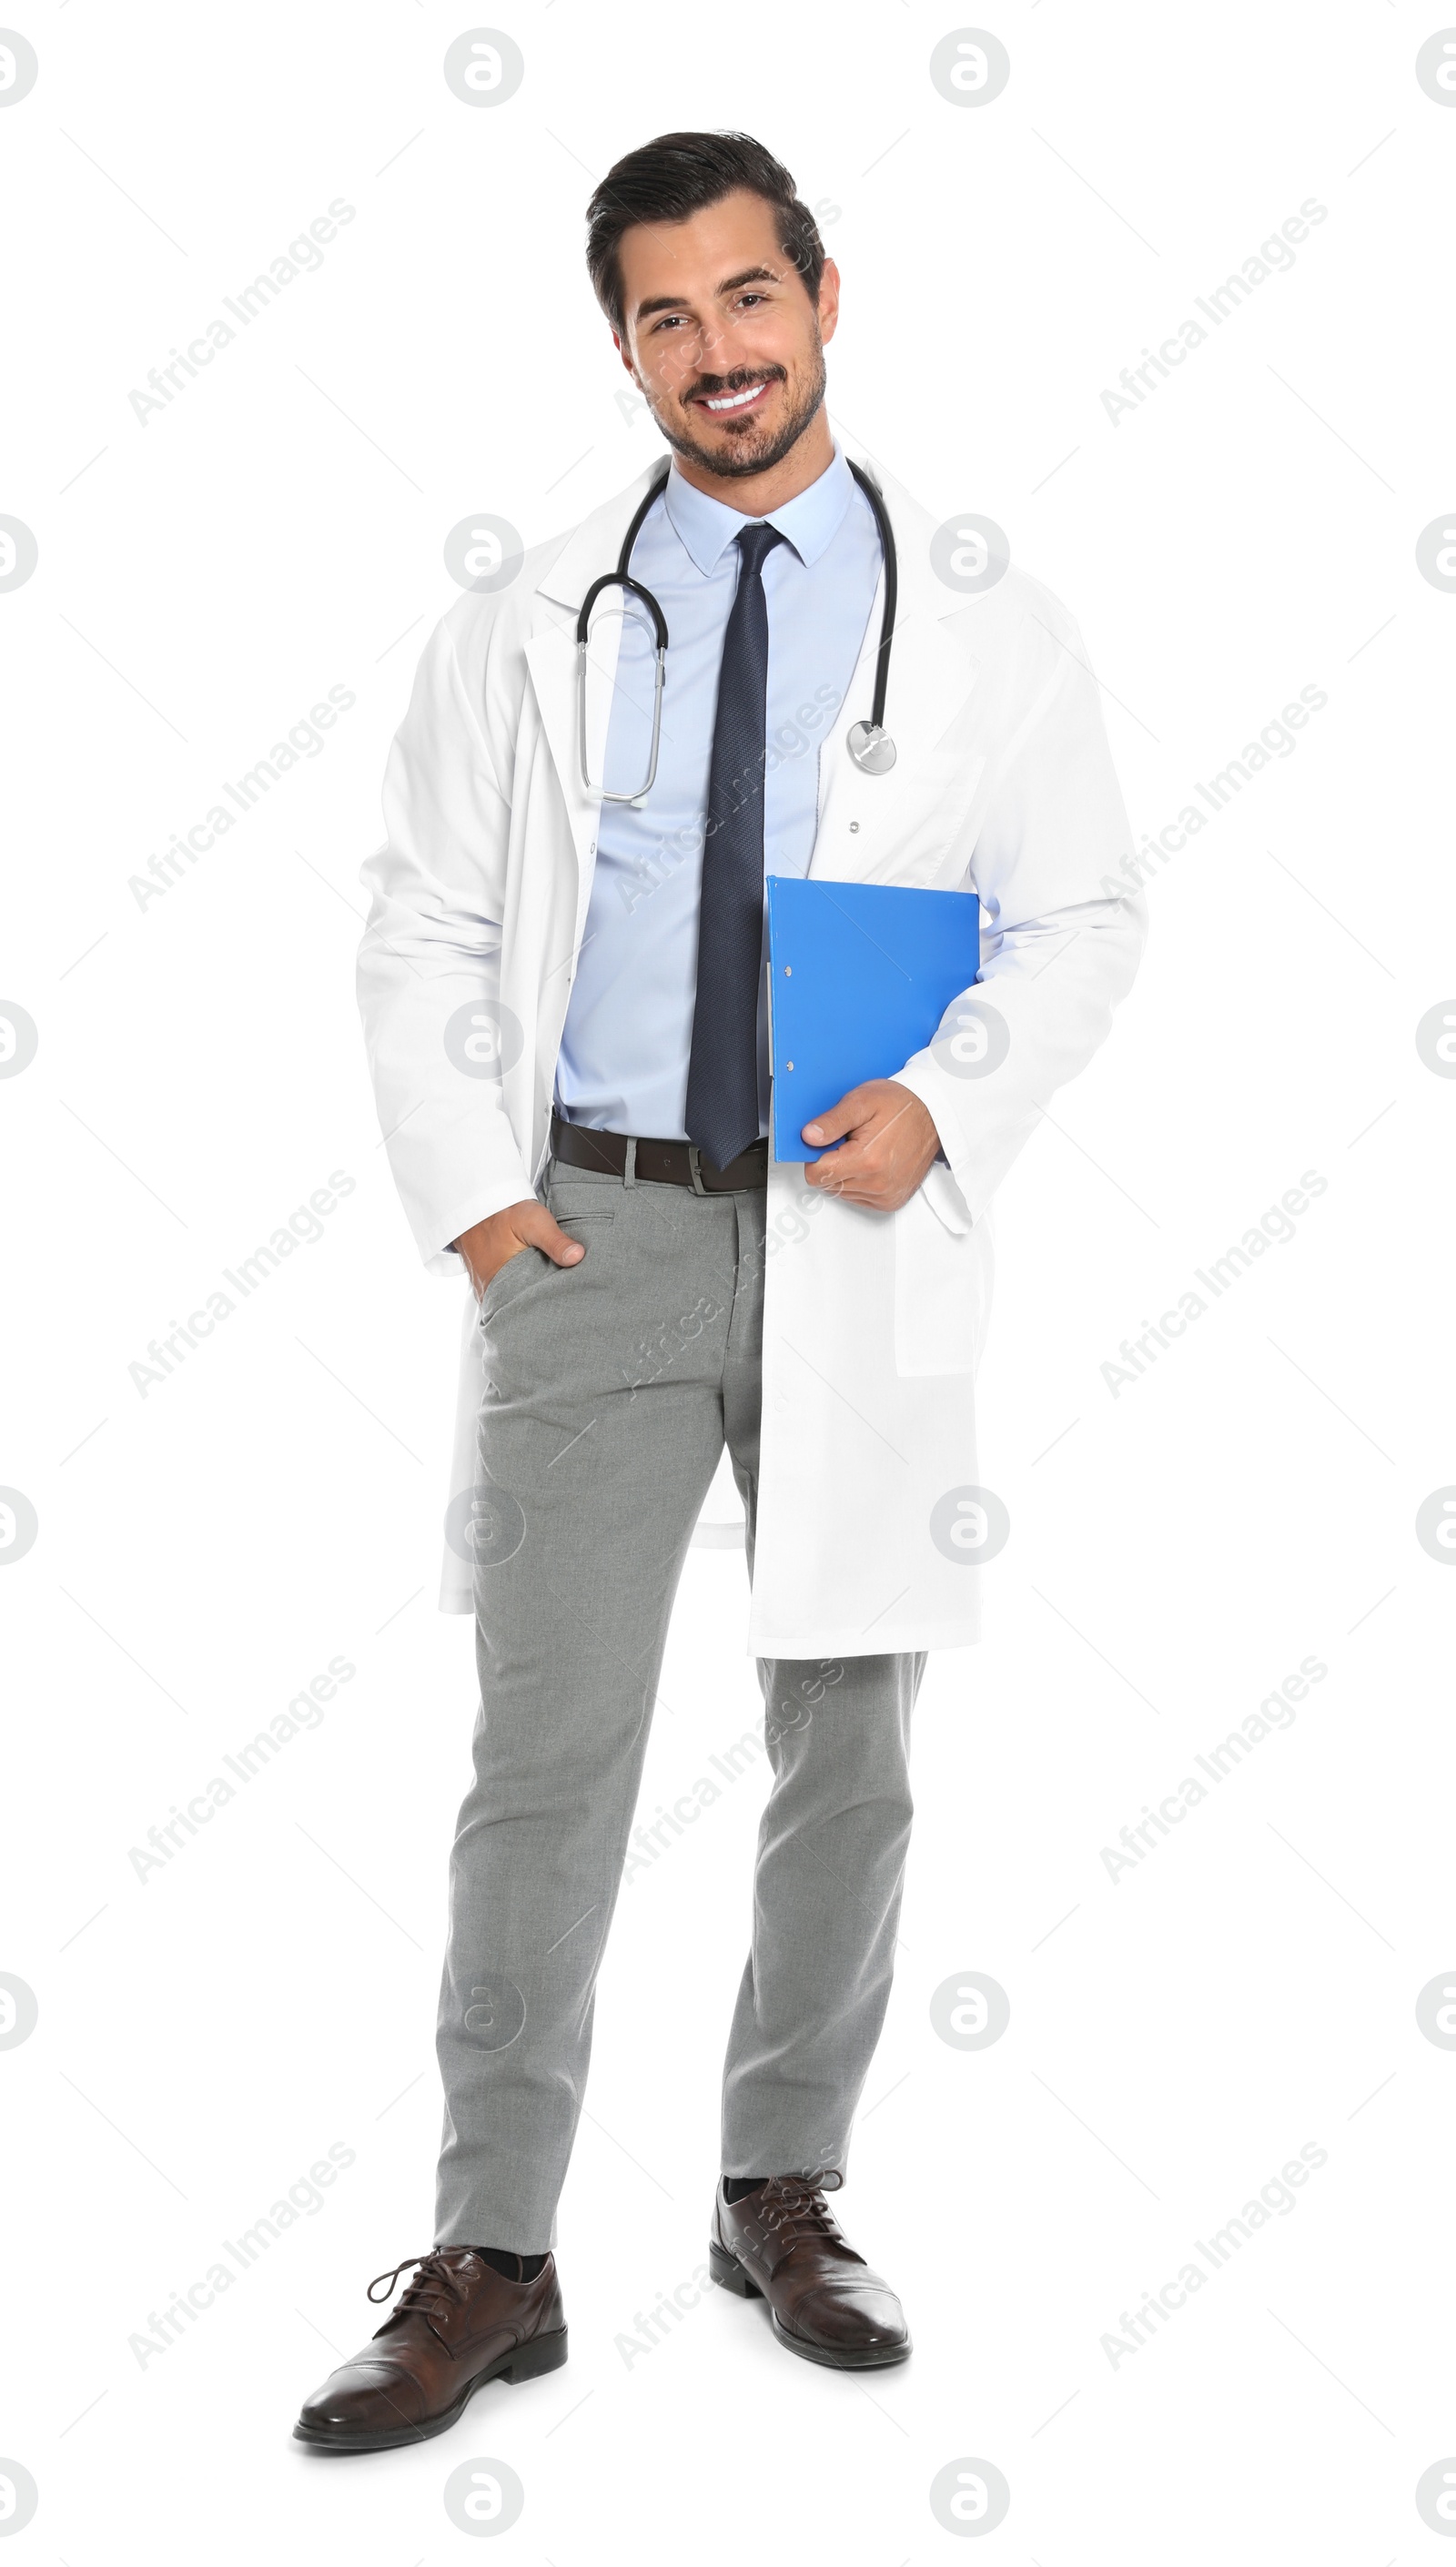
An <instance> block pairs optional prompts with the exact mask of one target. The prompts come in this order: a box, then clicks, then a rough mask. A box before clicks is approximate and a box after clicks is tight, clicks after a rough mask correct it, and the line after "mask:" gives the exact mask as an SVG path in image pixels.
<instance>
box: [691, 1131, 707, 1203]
mask: <svg viewBox="0 0 1456 2567" xmlns="http://www.w3.org/2000/svg"><path fill="white" fill-rule="evenodd" d="M699 1155H700V1154H699V1149H698V1144H697V1142H696V1141H690V1142H689V1143H688V1179H689V1183H690V1184H691V1186H692V1188H693V1192H694V1193H695V1195H706V1194H707V1193H708V1191H709V1189H708V1187H707V1186H706V1185H705V1184H704V1182H703V1178H702V1175H701V1174H700V1171H699V1166H698V1160H699Z"/></svg>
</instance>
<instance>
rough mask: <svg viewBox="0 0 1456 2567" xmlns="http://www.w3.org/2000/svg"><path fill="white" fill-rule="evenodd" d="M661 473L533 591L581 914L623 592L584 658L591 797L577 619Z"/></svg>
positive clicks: (530, 654)
mask: <svg viewBox="0 0 1456 2567" xmlns="http://www.w3.org/2000/svg"><path fill="white" fill-rule="evenodd" d="M658 468H659V464H658V459H657V458H654V460H653V461H652V462H651V463H650V464H649V465H648V466H647V467H646V469H645V470H644V471H642V472H641V473H639V475H638V477H637V479H636V480H635V481H633V482H632V483H630V484H629V486H628V487H627V489H625V490H619V491H618V492H617V493H616V494H615V496H614V497H613V498H611V499H608V500H607V501H606V502H605V503H604V505H603V506H601V507H600V508H596V509H594V510H593V512H592V514H591V515H590V516H589V517H584V518H583V519H582V521H581V524H580V525H579V526H577V527H576V528H574V530H573V532H572V533H571V534H570V535H569V536H568V537H567V540H566V542H565V543H564V544H563V545H562V547H561V550H560V552H559V553H558V554H557V555H556V558H555V560H554V561H553V562H552V563H551V565H550V567H549V568H548V569H547V570H546V571H544V572H543V573H542V576H541V578H540V579H539V580H538V582H537V584H536V595H535V600H534V608H533V626H532V632H531V636H530V639H529V641H528V642H527V643H526V646H525V656H526V666H527V668H528V669H529V671H530V673H531V687H532V690H533V692H534V695H535V699H536V704H537V707H538V709H539V712H540V715H541V727H542V729H543V731H544V732H545V735H546V745H547V747H548V749H549V750H550V753H551V762H552V764H553V766H554V767H555V769H556V775H557V780H558V781H559V783H560V786H561V792H562V797H563V799H564V801H565V804H566V812H567V818H568V820H569V821H570V824H571V835H572V840H573V843H574V845H575V848H576V856H577V862H578V864H579V866H580V867H581V870H582V879H583V901H582V912H583V913H584V909H585V898H586V894H587V891H588V889H589V886H590V881H591V858H592V852H593V843H594V841H595V838H596V833H597V815H598V813H599V811H600V809H601V799H602V797H601V790H600V781H601V775H602V760H603V755H604V753H605V749H606V740H607V715H608V711H609V708H610V705H611V697H612V688H613V685H614V683H615V680H616V674H617V651H618V646H619V644H620V641H621V638H622V625H621V619H620V617H618V616H617V615H615V614H610V615H609V614H608V613H607V612H606V611H605V610H606V609H607V607H609V606H610V605H612V604H613V603H614V602H616V601H617V600H619V599H620V592H619V591H615V590H609V591H608V592H607V595H606V597H605V598H604V599H603V600H602V611H601V613H600V614H599V616H598V617H596V618H594V619H593V630H592V640H591V644H590V646H589V649H588V652H587V690H586V694H587V742H588V752H589V761H590V765H591V772H592V775H593V777H594V779H596V781H595V786H594V789H592V790H591V791H588V789H587V787H586V786H585V785H584V784H583V782H582V775H581V741H580V736H579V727H578V714H577V679H576V619H577V616H578V614H579V612H580V609H581V601H582V599H583V598H584V597H585V595H586V593H587V590H588V589H589V588H590V586H591V584H592V581H593V580H594V579H599V578H600V577H601V574H602V572H603V571H606V570H615V569H616V567H617V556H618V554H619V552H620V551H621V548H622V538H623V536H624V535H625V534H626V532H627V529H628V526H629V525H630V524H631V522H632V515H633V511H634V510H635V508H636V507H637V504H638V502H639V500H640V499H641V498H642V497H643V494H644V493H645V491H646V489H647V485H648V482H649V480H650V479H651V477H652V475H653V473H654V472H656V471H657V470H658ZM578 932H580V916H579V919H578Z"/></svg>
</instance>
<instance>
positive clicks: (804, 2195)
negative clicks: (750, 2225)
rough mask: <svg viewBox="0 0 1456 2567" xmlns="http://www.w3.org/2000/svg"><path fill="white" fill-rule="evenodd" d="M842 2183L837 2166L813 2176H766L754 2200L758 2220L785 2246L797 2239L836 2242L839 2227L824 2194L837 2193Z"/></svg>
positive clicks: (819, 2171)
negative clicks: (810, 2237)
mask: <svg viewBox="0 0 1456 2567" xmlns="http://www.w3.org/2000/svg"><path fill="white" fill-rule="evenodd" d="M843 2182H844V2177H843V2175H842V2174H841V2173H840V2172H839V2170H838V2168H837V2166H820V2167H819V2168H818V2169H817V2170H816V2171H815V2172H814V2173H813V2174H776V2175H770V2177H769V2179H768V2181H767V2182H766V2183H765V2185H764V2186H763V2189H762V2191H761V2193H760V2194H759V2196H758V2205H757V2207H758V2216H759V2218H760V2219H761V2220H762V2222H763V2225H764V2227H765V2228H771V2229H773V2230H774V2231H775V2232H776V2234H777V2235H778V2236H780V2237H781V2238H782V2240H783V2243H784V2245H785V2246H792V2245H793V2244H794V2242H795V2240H796V2239H797V2238H798V2237H800V2236H818V2237H832V2238H835V2239H838V2237H839V2234H840V2231H839V2223H838V2221H837V2220H836V2219H835V2217H834V2213H833V2212H832V2210H831V2209H830V2207H829V2204H828V2203H827V2201H826V2200H825V2199H824V2194H825V2191H826V2190H828V2191H831V2192H838V2191H839V2190H840V2189H841V2187H842V2185H843Z"/></svg>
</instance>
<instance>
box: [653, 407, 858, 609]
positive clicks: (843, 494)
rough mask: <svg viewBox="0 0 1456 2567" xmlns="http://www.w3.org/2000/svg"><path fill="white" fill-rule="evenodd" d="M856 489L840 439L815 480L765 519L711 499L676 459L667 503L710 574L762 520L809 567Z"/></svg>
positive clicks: (689, 549)
mask: <svg viewBox="0 0 1456 2567" xmlns="http://www.w3.org/2000/svg"><path fill="white" fill-rule="evenodd" d="M853 491H854V476H853V474H852V473H851V471H850V469H849V465H848V464H847V463H846V461H845V459H844V456H843V455H842V453H841V452H840V450H839V445H838V442H837V440H836V442H835V446H834V453H833V456H832V459H831V460H830V461H829V462H828V463H827V464H826V465H825V467H824V470H823V471H822V472H821V473H820V475H819V477H818V479H817V481H811V482H810V483H809V486H808V488H807V490H800V491H799V493H798V495H797V497H796V498H793V499H787V500H785V502H784V504H783V506H782V507H781V508H771V509H770V510H769V512H768V516H767V519H766V521H764V520H760V519H759V518H757V517H749V516H746V515H744V514H743V513H742V512H741V511H740V510H738V509H737V508H729V507H727V506H725V504H724V502H723V500H722V499H711V498H710V497H709V495H708V493H707V491H706V490H699V489H697V488H696V487H695V485H694V484H693V482H691V481H688V480H685V478H684V476H683V474H682V473H681V472H680V471H679V470H678V466H677V461H676V459H675V460H674V463H673V467H672V470H671V471H670V472H669V474H668V478H667V484H666V487H665V489H664V492H663V505H664V507H665V508H666V509H667V512H668V518H669V521H670V523H671V525H672V528H673V531H674V533H675V534H676V535H677V536H678V537H679V539H680V541H681V543H682V545H683V548H684V550H685V552H686V553H687V554H688V556H689V558H690V559H691V560H692V561H693V562H694V563H696V565H697V567H698V569H699V570H701V571H702V573H703V575H704V577H705V579H706V578H708V577H709V576H710V574H711V573H712V572H713V571H714V570H716V568H717V567H718V563H719V561H720V559H721V558H722V556H723V554H724V552H725V551H726V549H727V547H728V545H729V544H730V543H732V542H733V540H734V538H735V537H736V536H737V535H739V534H740V533H741V531H742V529H743V527H744V526H752V525H758V524H760V523H762V522H766V523H767V524H768V525H770V526H776V527H777V528H778V531H779V533H780V534H781V535H783V536H784V537H785V538H786V539H787V541H788V542H789V543H790V544H792V546H793V549H794V551H795V552H796V553H797V554H798V557H799V559H800V561H801V562H803V563H804V564H805V565H806V566H807V565H808V564H810V563H812V562H816V561H817V560H818V558H819V555H820V554H821V553H822V552H823V551H825V550H826V548H827V547H828V545H829V543H830V542H831V541H832V539H833V537H834V536H835V534H836V533H837V532H838V530H839V527H840V525H841V524H842V522H843V519H844V512H845V510H846V508H847V507H848V506H849V502H850V498H851V496H852V494H853Z"/></svg>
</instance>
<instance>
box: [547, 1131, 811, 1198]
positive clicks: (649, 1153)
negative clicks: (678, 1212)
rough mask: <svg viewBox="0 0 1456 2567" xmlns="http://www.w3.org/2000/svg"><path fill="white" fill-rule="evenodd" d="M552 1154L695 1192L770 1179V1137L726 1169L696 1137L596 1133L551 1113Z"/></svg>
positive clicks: (743, 1189) (731, 1190)
mask: <svg viewBox="0 0 1456 2567" xmlns="http://www.w3.org/2000/svg"><path fill="white" fill-rule="evenodd" d="M551 1155H552V1157H553V1158H554V1159H558V1160H559V1161H560V1162H561V1165H562V1166H563V1167H565V1168H595V1169H597V1170H598V1171H599V1172H600V1174H601V1175H603V1176H610V1177H621V1178H622V1179H623V1181H624V1182H625V1183H628V1184H630V1183H632V1182H633V1181H634V1180H635V1181H636V1182H637V1183H638V1184H639V1185H649V1186H691V1187H692V1189H693V1192H694V1193H695V1194H696V1195H739V1194H746V1193H747V1192H748V1191H749V1189H750V1188H751V1187H754V1186H766V1185H767V1183H768V1144H767V1142H766V1140H765V1141H755V1142H754V1143H753V1145H752V1148H751V1149H748V1150H744V1151H743V1152H742V1153H741V1154H740V1156H739V1157H738V1158H736V1159H730V1160H729V1162H728V1166H727V1167H726V1168H716V1167H715V1166H714V1164H713V1161H712V1160H711V1159H705V1158H704V1157H703V1155H702V1153H701V1152H700V1150H699V1148H698V1144H697V1142H696V1141H639V1140H637V1139H636V1138H635V1136H634V1135H633V1134H631V1133H629V1132H595V1131H593V1130H591V1129H590V1127H589V1126H588V1125H587V1124H585V1123H563V1122H562V1120H561V1117H560V1115H559V1114H553V1115H552V1117H551Z"/></svg>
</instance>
